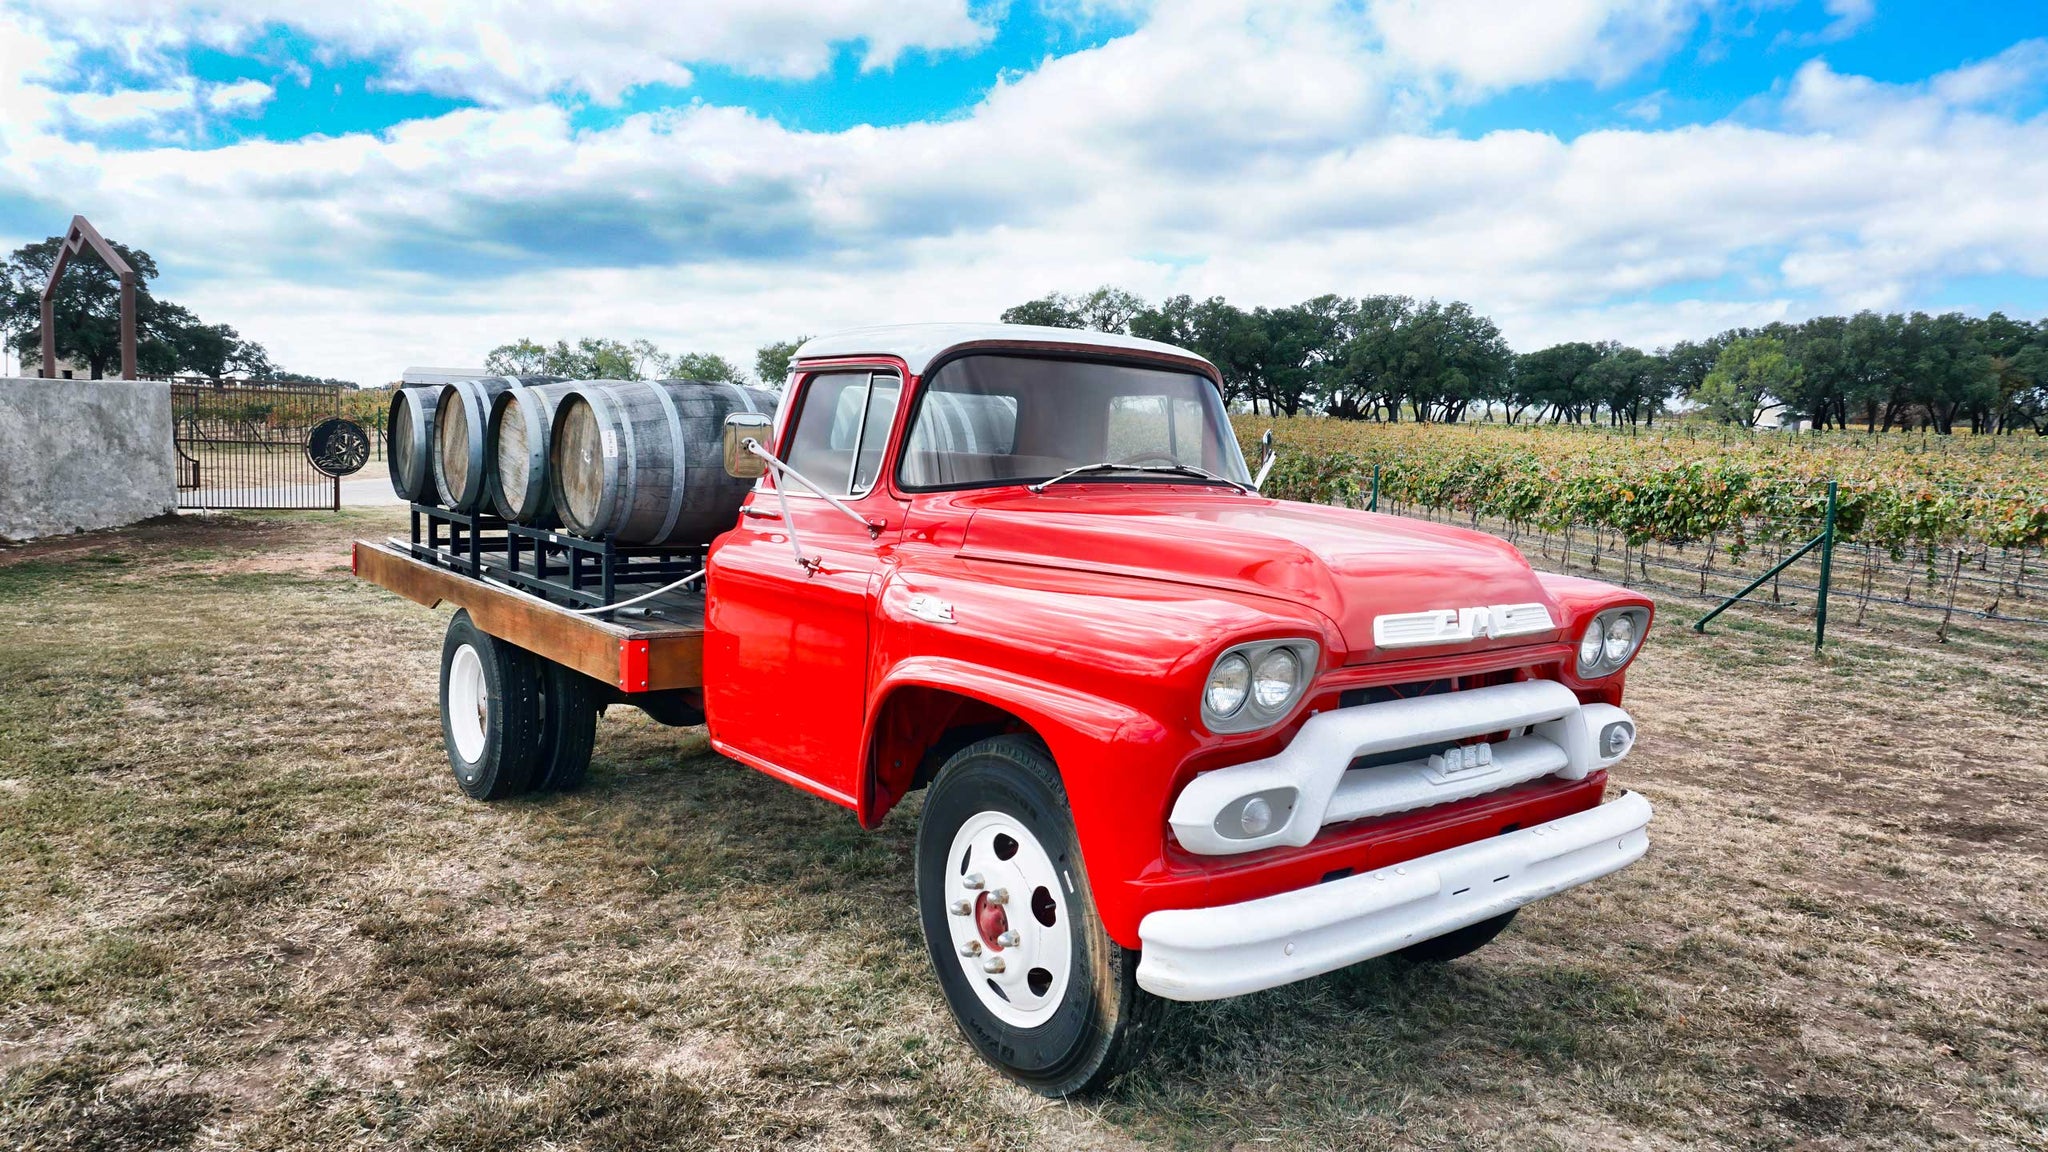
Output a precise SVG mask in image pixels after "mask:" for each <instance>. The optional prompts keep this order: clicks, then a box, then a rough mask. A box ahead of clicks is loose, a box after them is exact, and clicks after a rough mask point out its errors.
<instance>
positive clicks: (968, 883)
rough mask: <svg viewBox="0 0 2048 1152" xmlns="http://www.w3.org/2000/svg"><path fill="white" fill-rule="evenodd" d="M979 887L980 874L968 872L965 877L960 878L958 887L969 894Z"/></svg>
mask: <svg viewBox="0 0 2048 1152" xmlns="http://www.w3.org/2000/svg"><path fill="white" fill-rule="evenodd" d="M981 885H982V879H981V873H979V872H969V873H968V874H967V875H965V876H962V877H961V878H960V886H961V887H962V888H965V889H967V890H968V891H969V892H972V891H975V890H976V889H979V888H980V887H981Z"/></svg>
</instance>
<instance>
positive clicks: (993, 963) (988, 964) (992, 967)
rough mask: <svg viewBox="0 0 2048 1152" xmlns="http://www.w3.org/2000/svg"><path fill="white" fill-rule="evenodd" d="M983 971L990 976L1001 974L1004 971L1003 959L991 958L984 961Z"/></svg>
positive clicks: (982, 963)
mask: <svg viewBox="0 0 2048 1152" xmlns="http://www.w3.org/2000/svg"><path fill="white" fill-rule="evenodd" d="M981 970H982V971H983V972H987V973H989V974H990V975H994V974H996V973H998V972H1001V971H1002V970H1003V958H1002V957H1001V956H991V957H989V958H988V959H986V960H983V961H982V962H981Z"/></svg>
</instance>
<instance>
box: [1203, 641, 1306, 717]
mask: <svg viewBox="0 0 2048 1152" xmlns="http://www.w3.org/2000/svg"><path fill="white" fill-rule="evenodd" d="M1321 653H1322V648H1321V646H1320V645H1318V644H1317V643H1316V642H1315V641H1313V640H1299V639H1290V640H1255V641H1253V642H1251V643H1249V644H1239V645H1236V646H1235V647H1232V648H1227V649H1225V650H1224V652H1223V654H1222V655H1221V656H1218V657H1217V658H1216V663H1214V664H1212V665H1210V667H1209V680H1208V682H1207V683H1206V684H1204V685H1203V686H1202V722H1203V723H1204V724H1207V725H1208V726H1209V731H1211V732H1250V731H1253V730H1255V729H1259V728H1264V727H1265V726H1266V725H1268V724H1272V723H1276V722H1277V721H1279V720H1280V718H1281V717H1283V716H1285V715H1287V712H1288V710H1289V709H1291V708H1293V707H1294V703H1295V701H1297V700H1299V699H1301V694H1302V692H1303V691H1305V690H1306V689H1307V688H1308V683H1309V681H1310V680H1311V679H1313V678H1314V677H1315V673H1316V660H1317V658H1318V657H1319V656H1320V655H1321Z"/></svg>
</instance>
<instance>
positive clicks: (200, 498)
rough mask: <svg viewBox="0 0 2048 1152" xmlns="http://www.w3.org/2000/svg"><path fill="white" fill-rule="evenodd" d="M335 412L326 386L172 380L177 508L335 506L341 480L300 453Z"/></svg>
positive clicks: (335, 398)
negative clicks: (176, 450)
mask: <svg viewBox="0 0 2048 1152" xmlns="http://www.w3.org/2000/svg"><path fill="white" fill-rule="evenodd" d="M340 414H341V393H340V391H338V390H336V389H334V388H328V387H321V386H318V385H302V384H265V383H261V382H253V383H237V382H229V383H219V384H216V383H213V382H211V381H204V382H186V381H175V382H173V383H172V384H171V416H172V420H173V421H174V423H175V429H176V430H175V432H174V434H173V438H174V440H175V441H176V443H177V447H178V507H180V508H269V509H332V508H339V507H341V480H340V479H339V478H337V477H334V476H329V475H327V474H326V473H323V472H322V471H320V470H319V469H318V468H315V467H314V466H313V462H312V460H311V459H310V458H309V457H308V456H307V453H306V439H307V436H308V435H309V434H310V433H311V432H312V430H313V428H314V426H316V425H318V424H319V423H320V422H321V421H322V420H326V419H328V418H330V417H334V416H338V415H340Z"/></svg>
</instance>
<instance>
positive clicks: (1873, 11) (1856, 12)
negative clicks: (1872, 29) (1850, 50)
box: [1820, 0, 1877, 40]
mask: <svg viewBox="0 0 2048 1152" xmlns="http://www.w3.org/2000/svg"><path fill="white" fill-rule="evenodd" d="M1821 9H1822V10H1823V11H1825V12H1826V13H1827V14H1828V15H1830V16H1833V17H1834V20H1832V21H1830V22H1829V24H1828V26H1827V27H1826V28H1824V29H1822V30H1821V33H1820V38H1821V39H1823V40H1845V39H1847V38H1848V37H1850V36H1852V35H1854V34H1855V33H1856V31H1857V30H1858V29H1860V28H1862V27H1863V26H1864V25H1865V24H1868V23H1870V18H1871V17H1872V16H1875V15H1877V0H1821Z"/></svg>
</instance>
